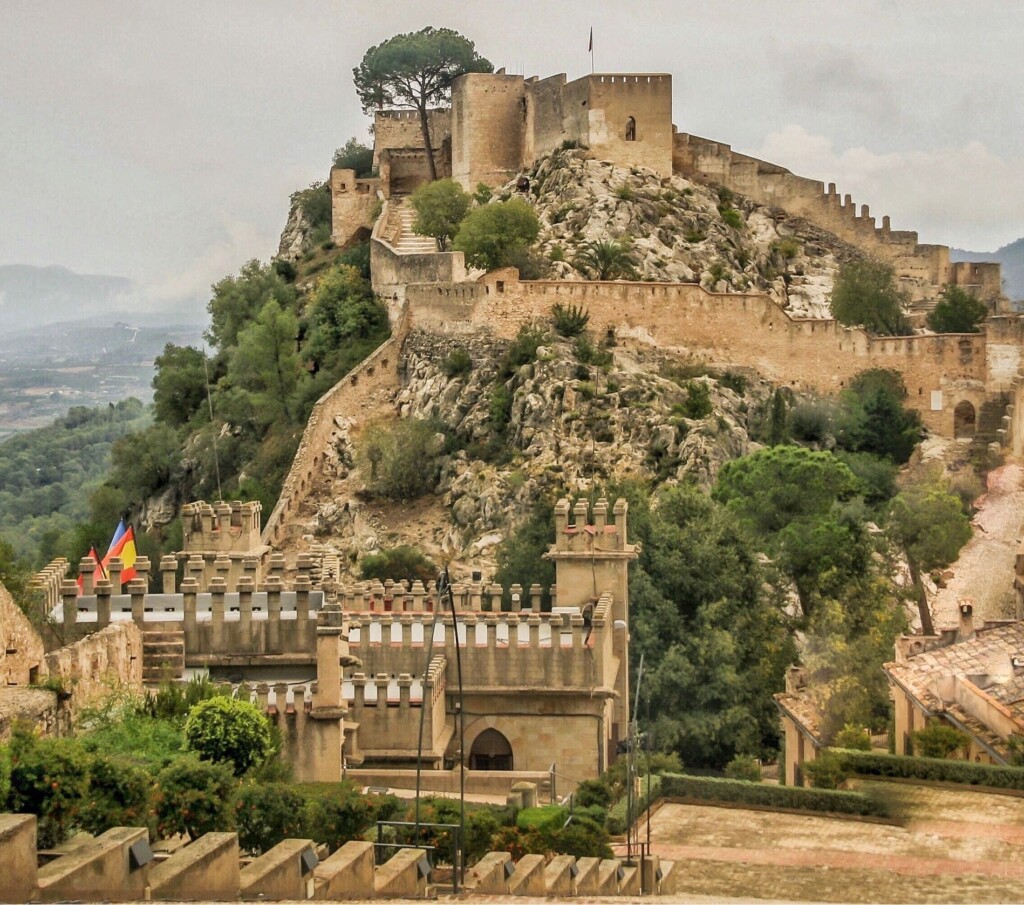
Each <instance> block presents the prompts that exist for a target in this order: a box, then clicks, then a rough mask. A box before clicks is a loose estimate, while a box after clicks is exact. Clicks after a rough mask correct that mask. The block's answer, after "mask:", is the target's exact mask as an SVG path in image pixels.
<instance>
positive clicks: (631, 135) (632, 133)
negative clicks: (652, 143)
mask: <svg viewBox="0 0 1024 905" xmlns="http://www.w3.org/2000/svg"><path fill="white" fill-rule="evenodd" d="M626 141H636V120H635V119H634V118H633V117H632V116H631V117H629V119H627V120H626Z"/></svg>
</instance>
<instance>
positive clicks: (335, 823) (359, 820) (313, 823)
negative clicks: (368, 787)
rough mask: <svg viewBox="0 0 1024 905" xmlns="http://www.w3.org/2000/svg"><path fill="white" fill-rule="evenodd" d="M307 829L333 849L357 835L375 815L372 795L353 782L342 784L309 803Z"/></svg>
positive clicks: (313, 836) (359, 834)
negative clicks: (368, 795)
mask: <svg viewBox="0 0 1024 905" xmlns="http://www.w3.org/2000/svg"><path fill="white" fill-rule="evenodd" d="M308 813H309V823H308V832H309V833H310V835H311V836H312V838H313V839H314V840H315V841H317V842H322V843H324V844H325V845H326V846H327V847H328V848H329V849H330V850H331V851H332V852H333V851H336V850H337V849H339V848H341V847H342V846H343V845H344V844H345V843H346V842H351V841H352V840H353V839H358V838H359V837H360V836H361V835H362V834H363V832H365V830H366V828H367V827H368V826H370V824H371V823H372V822H373V819H374V813H373V807H372V806H371V804H370V801H369V799H368V798H367V797H366V796H365V795H362V794H360V792H359V790H358V789H357V788H356V787H355V786H354V785H353V784H352V783H351V782H349V783H343V784H340V785H339V787H338V788H337V789H336V791H335V792H334V794H332V796H331V797H330V798H315V799H313V801H312V802H311V803H310V805H309V812H308Z"/></svg>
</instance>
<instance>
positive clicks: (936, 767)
mask: <svg viewBox="0 0 1024 905" xmlns="http://www.w3.org/2000/svg"><path fill="white" fill-rule="evenodd" d="M835 753H836V755H837V756H838V757H839V759H840V761H841V762H842V764H843V766H844V767H845V768H846V769H847V770H849V772H850V773H852V774H856V775H859V776H885V777H890V778H893V779H917V780H924V781H929V782H949V783H957V784H959V785H967V786H987V787H988V788H992V789H1017V790H1020V791H1024V767H1001V766H996V765H994V764H976V763H972V762H971V761H966V760H945V759H943V758H935V757H905V756H900V755H895V754H876V753H874V752H868V751H848V750H838V749H836V751H835Z"/></svg>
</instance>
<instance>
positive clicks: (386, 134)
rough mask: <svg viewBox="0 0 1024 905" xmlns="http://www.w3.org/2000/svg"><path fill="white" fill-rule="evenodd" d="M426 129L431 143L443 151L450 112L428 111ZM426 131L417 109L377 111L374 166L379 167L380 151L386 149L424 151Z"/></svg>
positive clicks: (374, 122)
mask: <svg viewBox="0 0 1024 905" xmlns="http://www.w3.org/2000/svg"><path fill="white" fill-rule="evenodd" d="M427 128H428V129H429V130H430V143H431V144H432V145H433V146H434V147H435V148H440V147H441V144H442V142H444V140H445V139H446V138H447V137H448V136H449V135H450V134H451V131H452V121H451V111H450V110H446V109H445V110H428V111H427ZM422 147H423V130H422V128H421V127H420V115H419V113H418V112H417V111H416V110H378V111H377V112H376V113H375V114H374V117H373V165H374V166H375V167H379V166H380V152H381V151H383V150H384V149H385V148H389V149H395V150H398V149H402V148H422Z"/></svg>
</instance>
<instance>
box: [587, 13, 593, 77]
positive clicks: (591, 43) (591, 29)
mask: <svg viewBox="0 0 1024 905" xmlns="http://www.w3.org/2000/svg"><path fill="white" fill-rule="evenodd" d="M587 50H589V51H590V74H591V75H593V74H594V26H593V25H591V26H590V46H589V47H588V48H587Z"/></svg>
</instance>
